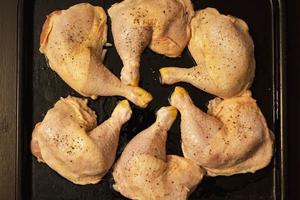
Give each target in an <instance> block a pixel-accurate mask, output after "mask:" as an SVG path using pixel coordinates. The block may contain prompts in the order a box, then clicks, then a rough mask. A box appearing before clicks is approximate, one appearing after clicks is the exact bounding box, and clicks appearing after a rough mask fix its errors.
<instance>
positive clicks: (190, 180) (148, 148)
mask: <svg viewBox="0 0 300 200" xmlns="http://www.w3.org/2000/svg"><path fill="white" fill-rule="evenodd" d="M176 115H177V110H176V108H174V107H172V106H169V107H162V108H161V109H160V110H159V111H158V112H157V118H156V121H155V122H154V123H153V124H152V125H151V126H150V127H149V128H147V129H145V130H144V131H142V132H141V133H139V134H137V135H136V136H135V137H134V138H133V139H132V140H131V141H130V142H129V143H128V144H127V146H126V147H125V149H124V151H123V153H122V155H121V157H120V159H119V160H118V161H117V163H116V164H115V167H114V171H113V177H114V179H115V182H116V183H115V185H114V186H113V187H114V189H115V190H117V191H119V192H120V193H121V194H123V195H124V196H126V197H128V198H130V199H138V200H186V199H187V198H188V196H189V194H191V193H192V192H193V190H194V189H195V188H196V186H197V185H198V183H199V182H200V181H201V180H202V178H203V176H204V174H205V172H204V170H203V169H202V168H201V167H199V166H197V164H196V163H194V162H193V161H192V160H189V159H186V158H183V157H179V156H175V155H166V140H167V131H168V130H169V129H170V128H171V125H172V124H173V122H174V120H175V118H176Z"/></svg>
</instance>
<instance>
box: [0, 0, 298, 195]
mask: <svg viewBox="0 0 300 200" xmlns="http://www.w3.org/2000/svg"><path fill="white" fill-rule="evenodd" d="M299 10H300V1H299V0H287V1H286V22H287V23H286V39H287V43H286V46H287V51H286V53H287V65H286V67H287V77H286V80H287V113H288V117H287V127H288V130H287V134H288V183H289V185H288V196H289V198H288V199H292V200H294V199H295V200H297V199H300V187H299V184H298V181H299V180H300V135H299V134H300V131H299V130H300V128H299V126H300V120H299V118H298V113H300V105H299V103H298V100H299V97H300V94H299V88H300V77H299V75H298V74H299V72H300V70H299V67H300V66H299V65H300V64H299V61H300V11H299ZM16 55H17V3H16V0H1V1H0V199H15V198H16V195H15V194H14V193H12V192H11V191H15V182H16V179H17V177H18V175H17V174H16V171H15V166H16V165H15V164H16V162H15V161H14V156H10V155H15V153H16V149H13V148H10V147H11V146H16V138H14V137H12V136H13V135H15V134H14V133H15V132H16V131H17V127H16V126H15V125H14V124H13V123H12V122H16V120H17V119H16V117H17V113H16V107H17V102H16V94H14V93H16V92H17V91H16V89H15V88H16V85H17V83H16V82H15V81H14V80H15V79H14V78H11V77H13V76H15V75H16V74H17V71H16V67H15V66H16V64H17V63H16V62H17V61H16ZM298 131H299V132H298Z"/></svg>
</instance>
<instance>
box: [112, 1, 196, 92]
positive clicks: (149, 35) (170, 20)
mask: <svg viewBox="0 0 300 200" xmlns="http://www.w3.org/2000/svg"><path fill="white" fill-rule="evenodd" d="M108 14H109V16H110V17H111V22H112V33H113V37H114V43H115V46H116V49H117V51H118V53H119V55H120V57H121V59H122V61H123V65H124V66H123V68H122V72H121V80H122V82H123V83H125V84H128V85H132V86H137V85H138V82H139V79H140V75H139V67H140V59H141V54H142V52H143V51H144V49H145V48H146V47H147V46H149V48H150V49H151V50H153V51H154V52H156V53H159V54H163V55H166V56H168V57H178V56H180V55H181V52H182V51H183V49H184V48H185V47H186V45H187V43H188V41H189V40H190V27H189V24H190V20H191V18H192V16H193V15H194V10H193V5H192V3H191V1H190V0H124V1H122V2H121V3H116V4H114V5H112V7H111V8H110V9H109V10H108Z"/></svg>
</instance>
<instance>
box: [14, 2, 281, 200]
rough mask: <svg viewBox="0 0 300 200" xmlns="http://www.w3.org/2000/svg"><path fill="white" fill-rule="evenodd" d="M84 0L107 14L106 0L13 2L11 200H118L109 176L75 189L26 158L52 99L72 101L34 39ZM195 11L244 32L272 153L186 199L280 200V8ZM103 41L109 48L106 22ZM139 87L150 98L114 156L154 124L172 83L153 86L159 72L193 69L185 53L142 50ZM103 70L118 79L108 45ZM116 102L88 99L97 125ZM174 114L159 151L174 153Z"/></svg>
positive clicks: (196, 94) (200, 99)
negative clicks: (15, 58)
mask: <svg viewBox="0 0 300 200" xmlns="http://www.w3.org/2000/svg"><path fill="white" fill-rule="evenodd" d="M81 2H89V3H91V4H93V5H98V6H102V7H104V9H105V10H107V9H108V8H109V7H110V6H111V5H112V4H113V3H115V2H118V1H112V0H98V1H95V0H92V1H79V0H51V1H50V0H49V1H42V0H35V1H26V0H24V1H20V2H19V51H18V52H19V59H20V61H19V68H20V69H19V70H20V72H19V73H20V74H19V76H20V78H19V80H20V81H19V87H20V88H19V104H20V105H19V115H20V121H19V126H20V131H19V137H18V139H19V142H18V144H19V162H18V165H19V168H18V169H19V171H20V173H19V174H20V177H19V183H18V186H17V187H18V188H19V192H20V194H19V198H20V199H21V198H22V199H33V200H59V199H64V200H71V199H72V200H75V199H78V200H79V199H80V200H94V199H95V200H96V199H97V200H99V199H105V200H113V199H126V198H125V197H123V196H122V195H121V194H119V193H117V192H115V191H114V190H113V189H112V184H113V178H112V175H111V172H109V173H108V174H107V175H106V176H105V177H104V178H103V180H102V181H101V182H100V183H98V184H96V185H87V186H78V185H75V184H72V183H71V182H69V181H67V180H66V179H64V178H62V177H61V176H59V175H58V174H57V173H56V172H54V171H53V170H51V169H50V168H49V167H48V166H47V165H45V164H41V163H38V162H37V161H36V159H35V158H34V157H32V155H31V153H30V139H31V132H32V129H33V127H34V125H35V124H36V123H37V122H39V121H41V120H42V119H43V117H44V116H45V114H46V112H47V110H48V109H49V108H51V107H52V106H53V105H54V103H55V102H56V101H57V100H58V99H59V98H60V97H66V96H68V95H74V96H80V95H78V94H77V93H76V92H75V91H74V90H72V89H71V88H70V87H69V86H68V85H67V84H65V83H64V82H63V81H62V79H61V78H60V77H59V76H58V75H57V74H56V73H54V72H53V71H52V70H51V69H50V68H49V67H47V63H46V60H45V57H44V56H43V55H42V54H41V53H39V50H38V49H39V35H40V32H41V28H42V25H43V23H44V21H45V19H46V15H47V14H49V13H51V12H52V11H54V10H60V9H67V8H68V7H70V6H72V5H74V4H77V3H81ZM193 2H194V6H195V10H198V9H203V8H206V7H208V6H209V7H215V8H217V9H218V10H219V11H220V12H221V13H224V14H230V15H234V16H237V17H239V18H242V19H244V20H245V21H246V22H247V23H248V25H249V27H250V33H251V35H252V37H253V40H254V44H255V58H256V76H255V79H254V83H253V86H252V88H251V90H252V93H253V97H254V98H255V99H256V100H257V103H258V105H259V106H260V108H261V110H262V112H263V114H264V115H265V117H266V120H267V123H268V125H269V127H270V129H271V130H272V131H273V132H274V134H275V137H276V152H275V156H274V159H273V160H272V162H271V164H270V165H269V166H268V167H266V168H265V169H263V170H260V171H258V172H256V173H255V174H244V175H235V176H231V177H216V178H209V177H205V178H204V180H203V181H202V182H201V183H200V184H199V186H198V187H197V189H196V190H195V191H194V192H193V193H192V195H191V196H190V198H189V199H195V200H196V199H197V200H198V199H199V200H200V199H206V200H218V199H231V200H238V199H243V200H248V199H249V200H252V199H256V200H260V199H280V198H281V197H282V196H283V194H282V189H283V187H284V181H283V179H282V178H283V172H284V171H283V170H284V166H285V163H283V158H282V157H283V156H284V155H285V154H284V152H285V149H284V148H285V146H284V143H283V141H282V138H283V134H284V133H283V130H282V123H281V122H282V121H281V118H282V112H281V111H282V109H283V108H282V105H281V104H280V103H281V101H280V97H281V94H282V84H283V83H282V80H281V79H280V76H282V74H281V73H282V69H281V68H282V60H281V59H282V58H281V57H280V52H282V48H283V47H282V44H281V41H280V38H281V36H280V34H281V29H280V28H281V26H282V21H281V18H280V15H279V14H280V13H281V10H280V9H281V7H280V2H278V1H275V0H274V1H268V0H245V1H241V0H202V1H201V0H197V1H193ZM108 27H109V31H108V42H110V43H113V40H112V35H111V32H110V19H109V17H108ZM141 60H142V61H141V83H140V85H141V87H143V88H145V89H146V90H148V91H149V92H150V93H151V94H152V95H153V96H154V100H153V101H152V102H151V104H150V105H149V106H148V107H147V108H146V109H139V108H137V107H135V106H133V116H132V118H131V120H130V121H129V122H128V123H127V124H126V125H125V126H124V127H123V129H122V131H121V136H120V142H119V148H118V152H117V157H119V155H120V154H121V152H122V150H123V149H124V147H125V146H126V144H127V143H128V141H129V140H130V139H131V138H132V137H134V136H135V135H136V134H137V133H139V132H140V131H141V130H143V129H145V128H146V127H148V126H149V125H150V124H152V123H153V122H154V120H155V111H156V110H158V108H160V107H161V106H165V105H168V97H169V95H170V94H171V92H172V91H173V89H174V85H171V86H164V85H161V84H160V83H159V72H158V70H159V69H160V68H161V67H163V66H186V67H191V66H194V65H195V63H194V61H193V59H192V57H191V56H190V54H189V52H188V50H187V49H186V50H185V51H184V52H183V54H182V57H181V58H176V59H171V58H167V57H164V56H161V55H158V54H156V53H153V52H152V51H150V50H149V49H146V50H145V52H144V53H143V55H142V59H141ZM104 63H105V65H106V66H107V67H108V68H109V69H110V70H111V71H112V72H113V73H114V74H115V75H116V76H118V77H119V74H120V70H121V66H122V62H121V60H120V58H119V56H118V54H117V52H116V49H115V48H114V47H110V48H108V52H107V55H106V59H105V62H104ZM176 85H181V86H183V87H185V88H186V89H187V90H188V91H189V93H190V95H191V97H192V99H193V100H194V102H195V104H196V105H197V106H199V107H200V108H202V109H203V110H206V105H207V103H208V101H209V100H210V99H212V98H213V96H212V95H209V94H207V93H205V92H202V91H200V90H198V89H196V88H194V87H192V86H190V85H188V84H184V83H180V84H176ZM120 99H121V98H120V97H100V98H98V100H96V101H93V100H91V99H90V100H89V105H90V107H91V108H92V109H93V110H95V111H96V112H97V115H98V122H99V123H101V122H103V121H104V120H105V119H107V118H108V117H109V116H110V114H111V112H112V110H113V108H114V107H115V105H116V103H117V101H119V100H120ZM179 121H180V116H179V117H178V118H177V120H176V121H175V123H174V125H173V127H172V129H171V130H170V131H169V137H168V141H167V153H168V154H176V155H182V151H181V148H180V131H179Z"/></svg>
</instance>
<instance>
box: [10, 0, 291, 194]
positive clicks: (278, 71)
mask: <svg viewBox="0 0 300 200" xmlns="http://www.w3.org/2000/svg"><path fill="white" fill-rule="evenodd" d="M17 1H18V3H17V11H18V13H17V76H16V78H17V80H16V83H17V88H16V92H17V99H16V100H17V107H16V111H17V119H16V123H17V124H16V127H17V131H16V135H15V137H16V147H15V149H16V155H14V156H15V162H16V163H15V166H16V167H15V177H12V178H14V179H15V192H16V195H15V197H16V199H18V200H21V199H24V197H23V196H22V187H23V186H22V182H23V179H22V178H23V174H22V157H23V154H22V153H23V152H22V149H23V148H22V144H23V143H22V139H23V138H22V131H23V129H22V127H23V126H22V122H23V112H22V109H23V107H22V103H23V86H22V80H23V79H22V74H23V73H22V72H23V66H24V4H25V0H17ZM269 1H270V5H271V12H272V20H271V21H272V29H273V30H272V32H273V35H272V38H273V41H272V42H273V47H274V49H273V63H274V66H275V69H274V70H275V73H274V76H275V78H274V79H275V83H274V84H275V96H274V97H275V108H274V110H275V115H276V116H275V121H274V127H275V129H276V130H278V133H279V136H278V137H277V138H279V140H278V139H277V141H276V146H275V149H276V150H275V151H276V153H275V156H274V157H275V159H274V162H275V166H274V167H275V170H274V180H275V185H274V191H273V192H274V197H275V199H281V200H284V199H288V193H287V191H288V190H287V187H288V185H287V165H288V163H287V151H288V149H287V134H286V130H287V127H286V124H287V122H286V116H287V113H286V111H287V109H286V107H287V105H286V32H285V30H286V17H285V12H286V10H285V1H284V0H269ZM276 163H279V166H276Z"/></svg>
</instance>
